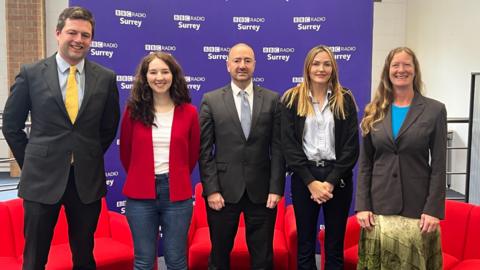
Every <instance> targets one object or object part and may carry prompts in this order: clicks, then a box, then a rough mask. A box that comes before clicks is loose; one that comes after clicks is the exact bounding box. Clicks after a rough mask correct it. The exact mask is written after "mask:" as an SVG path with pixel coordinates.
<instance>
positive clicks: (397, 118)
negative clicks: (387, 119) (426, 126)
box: [392, 104, 410, 139]
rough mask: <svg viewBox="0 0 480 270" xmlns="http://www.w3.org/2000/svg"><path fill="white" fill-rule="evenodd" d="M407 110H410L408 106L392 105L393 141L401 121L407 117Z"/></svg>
mask: <svg viewBox="0 0 480 270" xmlns="http://www.w3.org/2000/svg"><path fill="white" fill-rule="evenodd" d="M408 109H410V106H405V107H398V106H396V105H394V104H392V133H393V138H394V139H396V138H397V135H398V132H399V131H400V128H401V127H402V124H403V121H404V120H405V117H407V113H408Z"/></svg>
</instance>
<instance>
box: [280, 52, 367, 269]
mask: <svg viewBox="0 0 480 270" xmlns="http://www.w3.org/2000/svg"><path fill="white" fill-rule="evenodd" d="M282 101H283V104H284V110H283V112H282V123H281V126H282V144H283V146H284V154H285V159H286V161H287V165H288V167H289V168H290V170H291V171H292V172H293V175H292V184H291V189H292V201H293V207H294V209H295V218H296V223H297V232H298V257H297V258H298V259H297V266H298V269H317V268H316V265H315V244H316V236H317V219H318V215H319V211H320V207H321V206H322V207H323V212H324V216H325V226H326V237H325V251H324V252H325V254H326V263H325V267H326V269H343V239H344V236H345V226H346V222H347V218H348V211H349V208H350V203H351V200H352V190H353V184H352V169H353V167H354V166H355V163H356V161H357V158H358V151H359V149H358V148H359V146H358V127H357V124H358V122H357V106H356V104H355V100H354V98H353V96H352V93H351V92H350V91H349V90H348V89H345V88H343V87H342V86H341V85H340V82H339V80H338V68H337V63H336V62H335V58H334V56H333V54H332V52H331V51H330V50H329V49H328V47H326V46H316V47H314V48H312V49H311V50H310V51H309V52H308V54H307V56H306V58H305V64H304V69H303V82H302V83H301V84H299V85H298V86H296V87H293V88H291V89H289V90H288V91H287V92H285V94H284V96H283V100H282Z"/></svg>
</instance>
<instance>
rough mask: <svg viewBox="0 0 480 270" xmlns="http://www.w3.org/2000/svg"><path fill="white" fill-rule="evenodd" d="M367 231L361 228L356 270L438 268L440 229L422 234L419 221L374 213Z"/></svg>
mask: <svg viewBox="0 0 480 270" xmlns="http://www.w3.org/2000/svg"><path fill="white" fill-rule="evenodd" d="M375 224H376V225H375V226H374V228H373V229H372V230H371V231H367V230H365V229H362V231H361V233H360V242H359V245H358V257H359V258H358V265H357V270H365V269H368V270H376V269H381V270H390V269H392V270H400V269H405V270H407V269H408V270H415V269H419V270H436V269H439V270H441V269H442V264H443V260H442V242H441V239H440V230H437V231H436V232H432V233H426V234H422V233H421V231H420V226H419V224H420V220H419V219H413V218H406V217H402V216H382V215H375Z"/></svg>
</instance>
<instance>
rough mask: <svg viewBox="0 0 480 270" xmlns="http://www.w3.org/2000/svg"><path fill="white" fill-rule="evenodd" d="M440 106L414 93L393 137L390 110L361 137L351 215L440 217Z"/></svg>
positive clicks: (443, 125)
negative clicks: (423, 215) (353, 207)
mask: <svg viewBox="0 0 480 270" xmlns="http://www.w3.org/2000/svg"><path fill="white" fill-rule="evenodd" d="M446 117H447V112H446V109H445V105H444V104H442V103H440V102H438V101H435V100H433V99H429V98H427V97H424V96H422V95H420V94H418V93H415V96H414V98H413V100H412V103H411V106H410V109H409V111H408V114H407V116H406V118H405V121H404V122H403V125H402V126H401V128H400V131H399V133H398V136H397V138H396V139H395V140H394V139H393V135H392V118H391V111H390V109H389V110H388V112H387V115H386V116H385V119H383V120H382V121H381V122H379V123H377V124H376V125H375V128H374V130H372V131H371V132H370V133H369V134H368V135H367V136H365V137H363V143H362V146H361V148H360V161H359V173H358V184H357V193H356V206H355V210H356V211H373V213H374V214H381V215H401V216H405V217H410V218H420V216H421V214H422V213H425V214H428V215H431V216H434V217H437V218H443V217H444V211H445V179H446V172H445V170H446V149H447V121H446Z"/></svg>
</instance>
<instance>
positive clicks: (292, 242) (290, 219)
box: [285, 205, 297, 269]
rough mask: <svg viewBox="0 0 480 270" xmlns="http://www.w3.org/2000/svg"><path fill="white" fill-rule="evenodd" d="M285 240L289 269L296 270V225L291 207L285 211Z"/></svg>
mask: <svg viewBox="0 0 480 270" xmlns="http://www.w3.org/2000/svg"><path fill="white" fill-rule="evenodd" d="M285 240H286V242H287V248H288V254H289V259H288V264H289V265H290V267H289V268H290V269H297V224H296V222H295V212H294V210H293V205H288V206H287V207H286V209H285Z"/></svg>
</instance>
